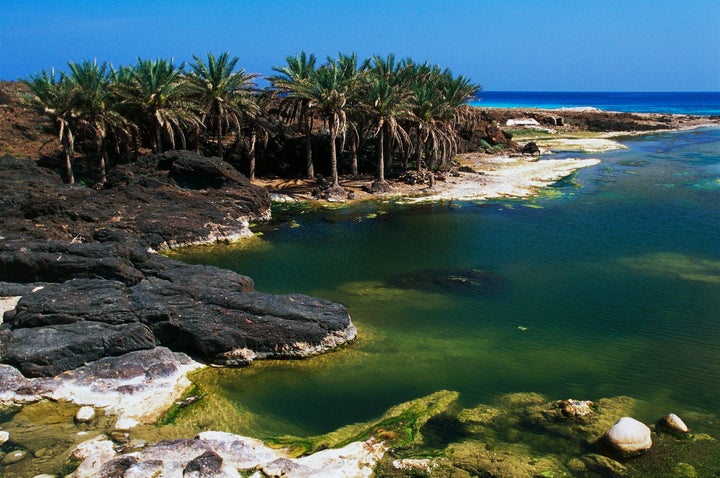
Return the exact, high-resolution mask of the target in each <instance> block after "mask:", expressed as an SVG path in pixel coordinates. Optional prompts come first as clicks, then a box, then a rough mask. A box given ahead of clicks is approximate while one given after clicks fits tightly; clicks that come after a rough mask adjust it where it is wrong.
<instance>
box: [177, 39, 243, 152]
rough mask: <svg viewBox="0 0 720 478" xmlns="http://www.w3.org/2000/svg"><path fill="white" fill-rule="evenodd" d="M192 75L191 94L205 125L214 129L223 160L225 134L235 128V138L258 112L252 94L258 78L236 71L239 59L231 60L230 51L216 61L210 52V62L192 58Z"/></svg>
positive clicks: (190, 77)
mask: <svg viewBox="0 0 720 478" xmlns="http://www.w3.org/2000/svg"><path fill="white" fill-rule="evenodd" d="M193 59H194V60H195V63H193V64H192V65H191V68H192V73H191V74H190V76H189V79H190V84H191V86H192V92H193V94H194V95H195V100H196V101H197V106H198V109H199V111H200V118H201V120H202V122H203V123H205V124H206V125H207V126H209V128H208V129H214V130H215V134H216V140H217V145H218V156H219V157H220V160H222V159H223V146H222V139H223V133H224V131H227V130H229V129H232V130H233V131H234V132H235V134H236V137H237V136H239V135H240V134H241V130H242V121H243V118H246V117H252V116H254V115H255V114H256V113H257V105H256V104H255V102H254V101H253V98H252V92H253V88H254V87H255V83H254V81H253V80H254V79H255V78H256V75H253V74H250V73H245V70H243V69H240V70H238V71H234V70H235V66H236V65H237V62H238V58H237V57H230V54H229V53H228V52H225V53H222V54H221V55H220V56H218V57H217V58H216V57H215V55H214V54H212V53H208V55H207V63H205V62H204V61H203V60H202V59H201V58H199V57H198V56H193Z"/></svg>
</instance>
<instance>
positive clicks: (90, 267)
mask: <svg viewBox="0 0 720 478" xmlns="http://www.w3.org/2000/svg"><path fill="white" fill-rule="evenodd" d="M127 255H128V251H127V250H126V248H125V247H124V246H122V245H119V244H115V245H112V246H106V245H103V244H68V243H66V242H60V241H48V242H29V241H27V240H23V239H21V238H15V239H10V240H5V241H2V242H0V280H2V281H7V282H20V283H23V282H62V281H66V280H69V279H75V278H97V277H102V278H105V279H113V280H118V281H121V282H123V283H125V284H129V285H131V284H137V283H138V282H140V281H141V280H142V278H143V275H142V273H141V272H140V271H138V270H137V269H136V268H135V267H134V265H133V264H132V263H131V262H130V260H129V259H128V258H127V257H126V256H127Z"/></svg>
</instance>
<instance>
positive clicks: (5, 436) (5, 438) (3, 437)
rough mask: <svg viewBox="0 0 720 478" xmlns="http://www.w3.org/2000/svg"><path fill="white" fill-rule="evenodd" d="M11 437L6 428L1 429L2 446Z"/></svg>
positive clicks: (0, 443) (0, 440) (0, 441)
mask: <svg viewBox="0 0 720 478" xmlns="http://www.w3.org/2000/svg"><path fill="white" fill-rule="evenodd" d="M9 439H10V434H9V433H8V432H6V431H5V430H2V431H0V446H2V445H4V444H5V443H7V441H8V440H9Z"/></svg>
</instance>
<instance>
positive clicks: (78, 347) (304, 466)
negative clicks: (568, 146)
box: [0, 152, 624, 476]
mask: <svg viewBox="0 0 720 478" xmlns="http://www.w3.org/2000/svg"><path fill="white" fill-rule="evenodd" d="M535 159H536V158H532V157H524V156H494V155H486V154H468V155H464V156H463V157H462V159H461V162H462V166H463V168H462V171H458V172H457V173H456V174H455V175H450V176H449V177H447V178H445V180H444V181H440V182H437V183H435V185H434V186H433V187H432V188H427V190H422V189H420V190H419V192H418V188H417V187H415V188H413V189H412V190H413V191H414V194H412V195H411V194H408V191H409V190H407V189H404V188H403V186H401V185H398V187H397V189H396V190H395V191H394V192H393V193H391V195H392V196H394V197H395V198H397V197H405V198H408V196H413V197H411V198H409V200H411V201H417V200H426V201H437V200H455V199H458V200H467V199H486V198H491V197H507V196H511V197H524V196H527V195H531V194H533V193H534V192H536V191H537V189H538V188H541V187H544V186H547V185H548V184H551V183H552V182H554V181H556V180H558V179H560V178H562V177H565V176H567V175H569V174H572V172H574V171H575V170H577V169H578V168H581V167H588V166H593V165H595V164H597V163H598V162H599V160H597V159H586V160H574V159H571V160H562V161H559V162H552V161H548V160H540V161H536V160H535ZM0 180H2V181H3V184H5V185H6V187H7V190H6V191H7V193H6V194H4V196H3V197H2V198H1V199H0V213H2V214H0V231H2V232H1V233H0V298H2V302H0V314H3V313H4V319H3V323H2V324H0V361H1V362H3V363H4V364H2V365H0V407H2V408H3V409H4V410H5V411H10V410H14V409H16V408H17V407H21V406H24V405H26V404H28V403H34V402H37V401H40V400H46V399H48V400H53V401H69V402H72V403H75V404H77V405H91V406H93V407H96V408H98V409H101V410H102V411H103V413H105V414H108V415H115V416H116V419H115V422H114V425H113V429H115V430H128V429H131V428H132V427H133V426H135V425H137V424H139V423H154V422H155V421H156V420H157V419H158V417H159V416H160V415H161V414H162V413H164V412H165V411H167V410H168V408H170V407H171V406H172V405H173V404H175V403H176V402H177V401H178V400H180V398H181V397H182V394H183V392H184V391H185V390H186V389H187V387H188V386H189V385H190V382H189V381H188V379H187V373H189V372H190V371H192V370H195V369H197V368H199V367H202V366H204V365H203V364H217V365H223V366H227V365H230V366H237V365H247V364H249V363H251V362H252V361H253V360H254V359H261V358H296V357H306V356H310V355H314V354H318V353H323V352H326V351H329V350H332V349H334V348H336V347H338V346H342V345H343V344H346V343H348V342H350V341H352V340H353V339H354V338H355V334H356V330H355V327H354V326H353V324H352V322H351V320H350V316H349V314H348V312H347V310H346V309H345V308H344V307H343V306H341V305H340V304H336V303H332V302H329V301H324V300H321V299H316V298H311V297H307V296H301V295H285V296H273V295H269V294H263V293H259V292H255V291H254V290H253V289H254V287H253V283H252V279H250V278H248V277H244V276H241V275H239V274H235V273H233V272H230V271H226V270H222V269H218V268H214V267H210V266H196V265H188V264H183V263H180V262H177V261H172V260H170V259H168V258H165V257H163V256H161V255H159V254H157V253H156V251H162V250H165V249H170V248H174V247H179V246H183V245H190V244H197V243H207V242H216V241H232V240H235V239H237V238H240V237H243V236H248V235H250V234H252V232H251V231H250V229H249V225H250V223H251V222H252V221H257V220H265V219H267V218H269V208H270V196H269V194H268V193H267V192H266V191H265V190H263V189H262V188H259V187H257V186H254V185H252V184H250V183H248V182H247V180H245V179H244V178H243V177H242V176H241V175H240V174H238V173H237V172H236V171H234V170H233V169H232V168H231V167H229V166H226V165H225V164H223V163H221V162H219V161H217V160H213V159H207V158H201V157H199V156H196V155H193V154H191V153H187V152H170V153H167V154H165V155H161V156H154V157H145V158H143V159H142V160H140V161H138V162H136V163H133V164H132V165H127V166H122V167H119V168H118V169H117V170H116V171H115V173H114V174H113V175H112V176H111V177H110V178H109V184H108V185H107V187H106V188H105V189H102V190H100V191H96V190H93V189H90V188H85V187H82V186H73V187H71V186H67V185H63V184H62V182H61V181H60V180H59V178H58V177H57V176H55V175H54V174H53V173H51V172H49V171H48V170H46V169H44V168H39V167H37V165H36V164H35V162H34V161H31V160H20V159H15V158H9V157H6V158H2V159H0ZM309 187H316V185H313V184H305V188H304V189H303V188H301V189H300V192H297V191H295V192H294V193H291V194H289V195H288V196H289V197H291V198H292V199H294V200H296V199H308V188H309ZM274 192H275V193H276V194H278V193H281V194H284V192H282V188H276V189H274ZM359 196H360V197H359V199H363V198H364V197H363V196H361V195H359ZM375 197H377V196H375ZM0 316H1V315H0ZM191 357H192V358H191ZM194 359H195V360H194ZM196 360H197V361H196ZM201 362H202V364H201ZM616 418H619V417H616ZM220 438H222V440H220ZM10 440H12V437H10ZM213 440H214V441H213ZM103 441H105V442H103ZM209 441H212V445H208V443H209ZM95 442H97V446H98V448H97V449H96V448H93V450H94V451H89V452H87V453H84V454H83V452H81V451H78V452H77V455H76V456H75V459H76V460H78V463H79V462H83V465H81V467H80V468H78V470H77V471H76V472H75V475H74V476H98V475H97V474H98V473H101V469H103V467H105V465H106V464H108V463H113V465H112V466H116V467H118V468H113V469H115V470H116V471H117V470H122V473H125V472H126V471H128V470H130V469H131V468H133V467H135V468H134V469H133V470H134V471H133V472H134V473H136V474H135V475H132V474H127V475H122V474H116V475H112V474H110V475H107V474H106V475H102V476H140V475H138V474H137V473H141V474H142V473H145V472H148V473H149V470H151V468H152V467H155V468H152V470H154V471H157V470H158V469H164V470H170V469H173V470H175V469H176V468H177V467H180V468H178V470H179V471H178V470H176V471H178V472H179V473H180V475H182V474H183V473H184V472H188V473H200V474H202V473H206V475H207V476H239V475H237V471H236V470H237V469H238V468H243V467H240V466H239V465H237V464H236V463H235V462H234V461H233V460H236V459H237V456H238V453H239V452H238V450H239V449H245V448H246V447H250V448H253V449H256V450H260V451H259V452H258V453H260V454H261V455H262V454H264V453H266V452H267V450H265V448H263V447H264V445H262V444H261V443H259V442H256V441H253V439H249V438H244V437H236V436H230V435H228V436H223V437H219V436H216V435H215V434H213V433H209V434H207V435H206V436H205V434H203V436H199V437H197V438H196V439H194V440H186V441H182V442H181V441H177V442H175V443H173V444H172V446H170V444H161V445H158V447H160V448H157V447H155V448H148V449H147V451H142V452H138V453H137V454H135V455H132V456H133V457H132V458H126V457H124V456H118V453H117V443H113V442H110V443H108V440H107V439H106V438H103V437H101V438H98V439H97V440H95ZM336 445H337V444H336ZM93 446H94V445H93ZM387 446H388V445H387V443H386V442H384V441H382V440H369V441H368V440H365V441H362V440H360V441H355V442H353V443H352V444H351V445H347V447H354V448H353V451H352V453H351V450H350V449H349V448H347V449H346V448H339V449H338V450H333V451H332V453H330V451H328V453H326V454H325V455H328V456H331V457H332V458H330V460H331V461H332V460H334V461H335V462H339V463H341V468H342V470H344V471H343V473H346V475H345V476H370V474H369V473H372V470H373V468H374V467H375V466H377V464H378V463H379V462H380V461H381V460H382V459H383V458H384V456H385V454H386V453H385V452H386V451H387ZM163 447H164V448H163ZM223 447H224V448H223ZM170 448H175V449H176V451H177V450H180V449H182V450H185V451H184V452H183V453H185V454H184V455H182V458H178V459H177V460H176V461H174V462H172V464H165V465H160V468H157V466H158V463H157V460H158V459H159V458H158V456H159V455H158V454H163V453H169V450H170ZM355 448H357V450H355ZM221 449H222V450H225V452H220V451H219V450H221ZM97 450H100V451H97ZM102 450H105V451H104V452H103V451H102ZM103 453H104V454H103ZM143 453H144V455H143ZM267 453H269V452H267ZM283 453H284V452H280V453H279V454H278V452H275V451H273V454H272V455H270V454H268V456H267V459H268V461H266V463H267V465H266V468H263V469H260V470H258V473H262V474H257V476H274V474H277V473H281V472H283V470H284V472H285V473H286V476H318V475H317V473H320V471H319V470H327V466H328V465H327V463H326V462H323V461H322V455H320V454H315V455H311V456H310V457H312V456H316V455H317V457H316V460H317V463H319V465H317V466H316V465H310V464H309V463H311V462H312V460H306V462H297V463H296V462H293V461H292V460H290V457H289V455H287V454H283ZM340 455H342V456H345V457H346V458H347V459H345V460H344V461H339V458H338V457H339V456H340ZM217 457H220V459H219V460H218V458H217ZM231 457H235V458H231ZM310 457H308V458H310ZM348 457H350V458H348ZM253 459H255V460H256V461H257V456H256V457H255V458H253ZM123 460H124V461H123ZM278 460H279V461H278ZM588 460H589V461H588V462H587V463H589V464H584V465H583V466H585V470H586V471H588V470H589V471H588V472H591V471H592V470H593V469H594V468H593V467H597V469H599V470H603V471H602V473H610V471H607V470H610V469H612V468H613V467H614V466H615V465H614V464H612V463H610V464H604V465H597V464H596V462H597V461H598V460H600V461H602V460H601V459H600V458H598V459H597V460H595V461H593V460H591V459H590V458H588ZM145 462H150V464H149V465H148V464H145V465H142V463H145ZM168 463H170V462H169V461H168ZM228 463H232V464H233V465H232V466H228ZM317 463H316V464H317ZM323 463H325V464H323ZM603 463H605V462H603ZM108 466H110V465H108ZM253 466H258V465H257V463H256V464H255V465H253ZM264 466H265V465H264ZM423 466H424V465H423ZM428 466H429V465H428ZM508 466H510V465H508ZM577 466H578V467H580V465H577ZM621 466H622V465H621ZM148 467H150V468H148ZM233 467H234V468H233ZM250 468H252V467H250ZM508 469H509V468H508ZM83 470H85V471H83ZM87 470H90V471H87ZM188 470H189V471H188ZM233 470H235V471H233ZM273 470H275V471H273ZM278 470H279V471H278ZM338 470H339V469H338ZM353 470H354V471H353ZM396 470H400V468H396ZM106 471H107V473H111V471H112V470H111V469H110V468H108V469H107V470H104V471H102V473H106ZM276 471H277V473H276ZM83 473H85V474H83ZM113 473H114V472H113ZM118 473H119V472H118ZM287 473H289V474H287ZM338 473H339V471H338ZM397 473H400V472H399V471H397ZM612 473H616V474H609V475H607V476H623V475H622V473H624V471H623V472H622V473H621V472H616V471H613V472H612ZM180 475H178V476H180ZM203 476H205V475H203ZM253 476H255V475H253ZM328 476H336V475H332V474H330V475H328Z"/></svg>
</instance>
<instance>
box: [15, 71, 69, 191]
mask: <svg viewBox="0 0 720 478" xmlns="http://www.w3.org/2000/svg"><path fill="white" fill-rule="evenodd" d="M23 83H25V84H26V85H27V86H28V88H30V92H31V94H30V95H28V97H26V101H27V102H28V104H30V106H32V107H33V108H35V109H36V110H37V111H38V112H40V113H41V114H42V115H44V116H45V117H46V118H47V119H49V120H50V121H51V122H53V123H54V124H55V127H56V129H57V135H58V140H59V141H60V145H61V146H62V150H63V156H64V157H65V171H66V174H67V181H68V183H69V184H74V183H75V175H74V174H73V165H72V163H73V155H74V152H75V136H74V134H73V127H72V119H73V118H72V116H73V108H72V99H73V85H72V81H71V79H70V78H69V77H68V76H67V75H65V74H63V73H61V74H60V76H59V79H58V76H57V75H56V74H55V70H54V69H51V70H50V72H47V71H45V70H43V71H42V73H39V74H35V75H32V76H30V77H29V78H28V79H26V80H23Z"/></svg>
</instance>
